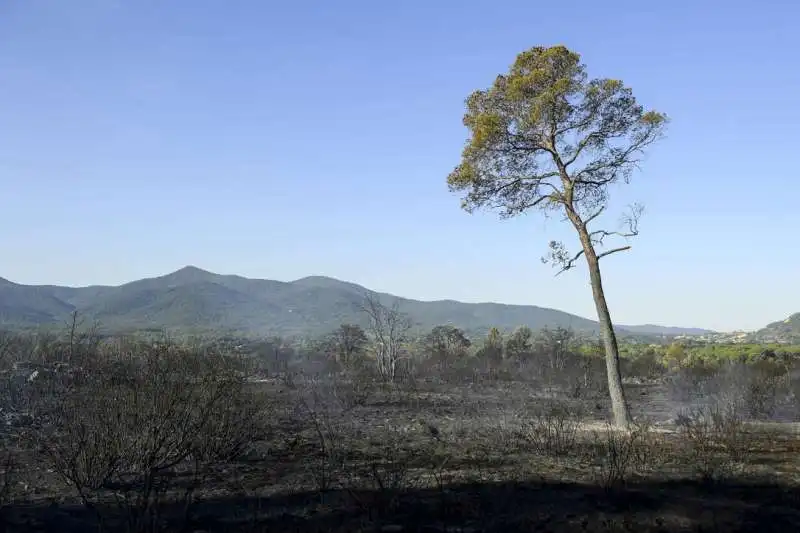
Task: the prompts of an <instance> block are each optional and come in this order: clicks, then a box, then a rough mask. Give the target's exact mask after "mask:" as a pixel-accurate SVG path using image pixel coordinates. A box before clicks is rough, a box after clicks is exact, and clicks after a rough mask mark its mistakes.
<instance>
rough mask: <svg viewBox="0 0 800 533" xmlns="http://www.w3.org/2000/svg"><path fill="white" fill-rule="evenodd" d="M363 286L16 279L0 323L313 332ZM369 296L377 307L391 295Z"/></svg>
mask: <svg viewBox="0 0 800 533" xmlns="http://www.w3.org/2000/svg"><path fill="white" fill-rule="evenodd" d="M368 292H369V291H368V290H367V289H365V288H364V287H362V286H360V285H356V284H354V283H348V282H345V281H340V280H337V279H333V278H328V277H322V276H312V277H306V278H302V279H298V280H296V281H291V282H282V281H274V280H266V279H249V278H244V277H241V276H234V275H220V274H214V273H212V272H207V271H205V270H202V269H200V268H197V267H193V266H188V267H185V268H182V269H180V270H178V271H176V272H173V273H171V274H167V275H165V276H160V277H155V278H146V279H141V280H138V281H133V282H130V283H126V284H124V285H119V286H90V287H63V286H54V285H21V284H17V283H13V282H11V281H8V280H6V279H3V278H0V326H2V327H5V328H20V327H22V328H30V327H41V326H54V325H63V324H64V322H65V321H66V320H67V319H68V318H69V317H70V315H71V313H73V312H74V311H77V312H78V313H79V314H80V315H81V316H82V317H84V318H85V319H90V320H93V321H97V322H98V323H99V324H100V326H101V329H102V330H104V331H108V332H124V331H136V330H144V329H151V330H152V329H167V330H168V331H169V330H172V331H187V330H191V331H212V330H213V331H227V332H237V333H241V334H246V335H252V336H267V335H281V336H296V335H302V336H317V335H321V334H324V333H327V332H329V331H331V330H333V329H335V328H336V327H337V326H338V325H340V324H342V323H355V324H361V325H366V316H365V315H364V313H363V312H362V311H361V310H360V308H359V306H360V304H361V303H362V302H363V301H364V296H365V294H367V293H368ZM378 296H379V297H380V299H381V301H383V302H386V303H388V302H390V301H394V298H395V297H394V296H392V295H389V294H379V295H378ZM397 301H398V303H399V306H400V310H401V311H403V312H405V313H407V314H408V315H409V316H410V317H411V319H412V321H413V322H414V324H415V327H417V328H419V329H420V330H428V329H430V328H432V327H434V326H437V325H442V324H452V325H454V326H457V327H459V328H462V329H464V330H465V331H467V332H468V333H470V334H473V335H482V334H484V333H485V332H486V331H487V330H488V329H489V328H490V327H492V326H494V327H498V328H500V329H501V330H511V329H513V328H515V327H517V326H520V325H527V326H529V327H531V328H532V329H534V330H536V329H541V328H543V327H545V326H547V327H556V326H561V327H570V328H572V329H574V330H576V331H581V332H587V333H588V332H597V331H598V325H597V322H596V321H594V320H589V319H587V318H583V317H580V316H576V315H572V314H569V313H565V312H563V311H558V310H556V309H549V308H543V307H537V306H532V305H505V304H499V303H475V304H473V303H462V302H456V301H453V300H441V301H432V302H424V301H419V300H411V299H407V298H398V299H397ZM617 329H618V330H619V332H620V333H621V334H622V335H637V336H649V335H679V334H684V335H687V334H688V335H693V334H696V335H700V334H705V333H710V332H709V331H708V330H703V329H699V328H680V327H663V326H656V325H651V324H648V325H640V326H619V327H618V328H617Z"/></svg>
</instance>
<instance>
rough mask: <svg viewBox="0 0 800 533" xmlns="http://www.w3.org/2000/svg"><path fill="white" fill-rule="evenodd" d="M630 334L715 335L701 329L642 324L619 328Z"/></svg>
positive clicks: (708, 330)
mask: <svg viewBox="0 0 800 533" xmlns="http://www.w3.org/2000/svg"><path fill="white" fill-rule="evenodd" d="M620 327H622V328H624V329H625V330H626V331H630V332H631V333H638V334H641V335H666V336H672V335H698V336H699V335H709V334H711V333H715V332H714V331H712V330H710V329H702V328H681V327H677V326H657V325H655V324H644V325H641V326H620Z"/></svg>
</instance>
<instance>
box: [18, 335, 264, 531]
mask: <svg viewBox="0 0 800 533" xmlns="http://www.w3.org/2000/svg"><path fill="white" fill-rule="evenodd" d="M115 355H116V357H106V359H105V360H97V361H95V362H94V364H93V365H92V366H91V367H89V368H84V369H83V371H84V373H85V379H83V380H82V381H81V382H80V383H72V384H71V385H70V386H69V387H67V388H66V390H63V391H61V393H60V394H58V395H56V396H55V397H51V398H49V400H50V401H46V399H42V401H43V402H44V405H43V406H42V409H43V411H44V413H45V416H44V417H43V420H42V422H41V424H40V425H39V427H38V428H37V431H36V432H35V436H34V438H35V439H36V443H37V444H38V445H39V449H40V451H41V453H42V455H43V457H44V459H45V460H46V461H47V463H48V464H49V466H50V467H51V468H53V470H54V471H55V472H56V473H57V474H58V475H60V476H61V477H62V479H63V480H64V481H65V482H66V483H67V484H68V485H69V486H71V487H72V488H73V489H74V490H75V491H76V492H77V494H78V495H79V497H80V498H81V500H82V501H83V503H84V505H86V506H87V507H88V508H90V509H93V510H94V511H95V513H96V515H97V518H98V520H99V521H100V524H101V525H102V524H103V523H104V521H105V520H106V519H107V518H108V517H106V516H104V515H103V512H101V509H102V508H103V507H102V506H101V505H99V504H101V503H103V502H104V501H106V500H108V499H109V498H110V499H111V500H112V501H114V502H115V503H116V506H117V508H118V509H119V510H120V511H123V513H124V515H125V518H126V521H127V526H128V529H129V530H130V531H153V530H156V529H158V528H159V527H160V522H161V520H162V516H161V504H162V501H163V498H164V496H165V495H166V494H167V492H168V491H169V490H170V489H173V488H174V483H175V482H176V481H177V479H178V478H181V477H183V478H184V481H185V483H184V486H185V488H184V490H183V494H182V497H183V501H184V503H185V510H186V514H188V509H189V505H190V504H191V501H192V496H193V494H194V491H195V490H196V488H197V487H198V486H199V485H200V483H201V482H202V478H203V474H204V473H205V472H206V471H207V469H208V467H210V466H212V465H213V464H215V463H218V462H222V461H227V460H230V459H232V458H234V457H236V456H237V455H238V454H240V453H241V452H242V451H243V450H244V448H245V447H246V446H247V445H248V444H249V443H250V442H252V441H254V440H257V439H259V438H260V435H259V428H260V419H259V416H260V414H261V412H260V408H259V404H258V402H257V400H256V397H255V396H254V395H252V394H251V393H249V392H248V390H247V389H246V383H245V380H244V376H242V375H241V372H239V369H238V367H237V366H236V365H235V364H234V362H233V361H231V360H229V359H227V358H225V357H223V356H219V355H210V354H198V353H191V352H187V351H186V350H183V349H180V348H178V347H175V346H172V345H169V344H160V345H149V346H144V345H140V346H139V347H138V348H137V350H136V351H134V352H130V353H127V354H115ZM184 518H186V516H184Z"/></svg>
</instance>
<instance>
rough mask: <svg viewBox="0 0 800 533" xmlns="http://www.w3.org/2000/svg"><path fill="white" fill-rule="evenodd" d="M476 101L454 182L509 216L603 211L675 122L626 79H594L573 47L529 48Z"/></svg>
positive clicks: (470, 201)
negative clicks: (639, 96) (614, 187)
mask: <svg viewBox="0 0 800 533" xmlns="http://www.w3.org/2000/svg"><path fill="white" fill-rule="evenodd" d="M466 106H467V111H466V113H465V115H464V124H465V125H466V126H467V128H468V129H469V130H470V133H471V135H470V137H469V141H468V143H467V145H466V147H465V148H464V150H463V153H462V160H461V163H460V164H459V165H458V166H457V167H456V168H455V169H454V170H453V171H452V172H451V173H450V175H449V176H448V180H447V181H448V185H449V187H450V189H451V190H452V191H461V192H465V193H466V194H465V196H464V197H463V200H462V207H463V208H464V209H466V210H468V211H472V210H474V209H476V208H481V207H489V208H495V209H498V210H499V211H500V213H501V216H503V217H512V216H515V215H518V214H520V213H523V212H525V211H527V210H529V209H532V208H538V209H541V210H543V211H551V210H558V209H564V210H566V215H567V218H569V219H570V221H571V222H572V223H573V225H575V224H588V223H589V222H590V221H592V220H594V219H595V218H597V217H598V216H599V215H600V214H601V213H602V211H603V210H604V209H605V207H606V204H607V199H608V185H610V184H612V183H615V182H617V181H619V180H628V179H629V177H630V175H631V172H632V171H633V170H634V169H635V168H636V165H637V163H638V162H639V159H640V155H641V154H642V151H643V149H644V148H645V147H646V146H648V145H649V144H651V143H652V142H654V141H656V140H657V139H658V138H659V137H660V136H661V134H662V132H663V128H664V126H665V125H666V123H667V117H666V116H665V115H664V114H662V113H658V112H656V111H648V110H645V108H644V107H643V106H642V105H641V104H639V103H638V102H637V101H636V99H635V98H634V97H633V94H632V92H631V90H630V89H629V88H628V87H626V86H625V85H624V84H623V83H622V82H621V81H619V80H614V79H605V78H602V79H588V76H587V73H586V68H585V66H584V65H583V64H582V63H581V61H580V56H579V55H578V54H576V53H574V52H571V51H569V50H568V49H567V48H565V47H563V46H554V47H551V48H546V47H534V48H531V49H530V50H527V51H525V52H523V53H521V54H519V55H518V56H517V59H516V61H515V62H514V64H513V65H512V67H511V69H510V71H509V72H508V73H507V74H503V75H500V76H498V77H497V78H496V80H495V81H494V84H493V85H492V86H491V87H490V88H489V89H487V90H478V91H475V92H473V93H472V94H471V95H470V96H469V97H468V98H467V101H466ZM629 221H631V222H632V221H633V218H632V217H631V218H630V219H629ZM615 233H616V232H596V233H594V234H593V235H592V239H593V242H594V243H595V244H597V243H599V242H600V241H602V239H603V238H605V237H607V236H610V235H612V234H615ZM551 246H552V245H551ZM562 252H563V250H562ZM563 259H565V260H566V258H563ZM562 262H565V261H562Z"/></svg>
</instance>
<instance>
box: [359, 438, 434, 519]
mask: <svg viewBox="0 0 800 533" xmlns="http://www.w3.org/2000/svg"><path fill="white" fill-rule="evenodd" d="M412 437H413V435H412V434H411V433H410V432H409V430H407V429H402V428H390V427H384V428H380V429H379V430H378V432H377V434H376V435H374V439H372V444H373V447H374V448H373V449H372V450H371V452H370V458H369V459H367V460H366V461H363V462H352V463H351V464H350V465H349V466H350V471H351V472H350V474H351V477H350V481H349V483H348V493H349V494H350V497H351V498H352V500H353V501H354V502H355V503H356V504H357V505H359V506H360V507H361V508H362V509H364V510H366V511H367V512H368V513H369V516H370V518H371V519H373V520H375V521H376V522H380V521H381V520H382V519H383V518H385V517H388V516H390V515H392V514H393V512H394V511H395V510H396V509H397V505H398V503H399V501H400V498H401V497H402V496H403V495H404V494H406V493H408V492H409V491H411V490H413V489H415V488H417V487H419V486H420V482H421V478H420V476H419V475H418V473H417V472H416V471H415V469H414V466H415V464H416V463H418V462H419V458H418V457H416V454H415V453H414V447H413V443H412ZM363 489H366V490H363Z"/></svg>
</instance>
